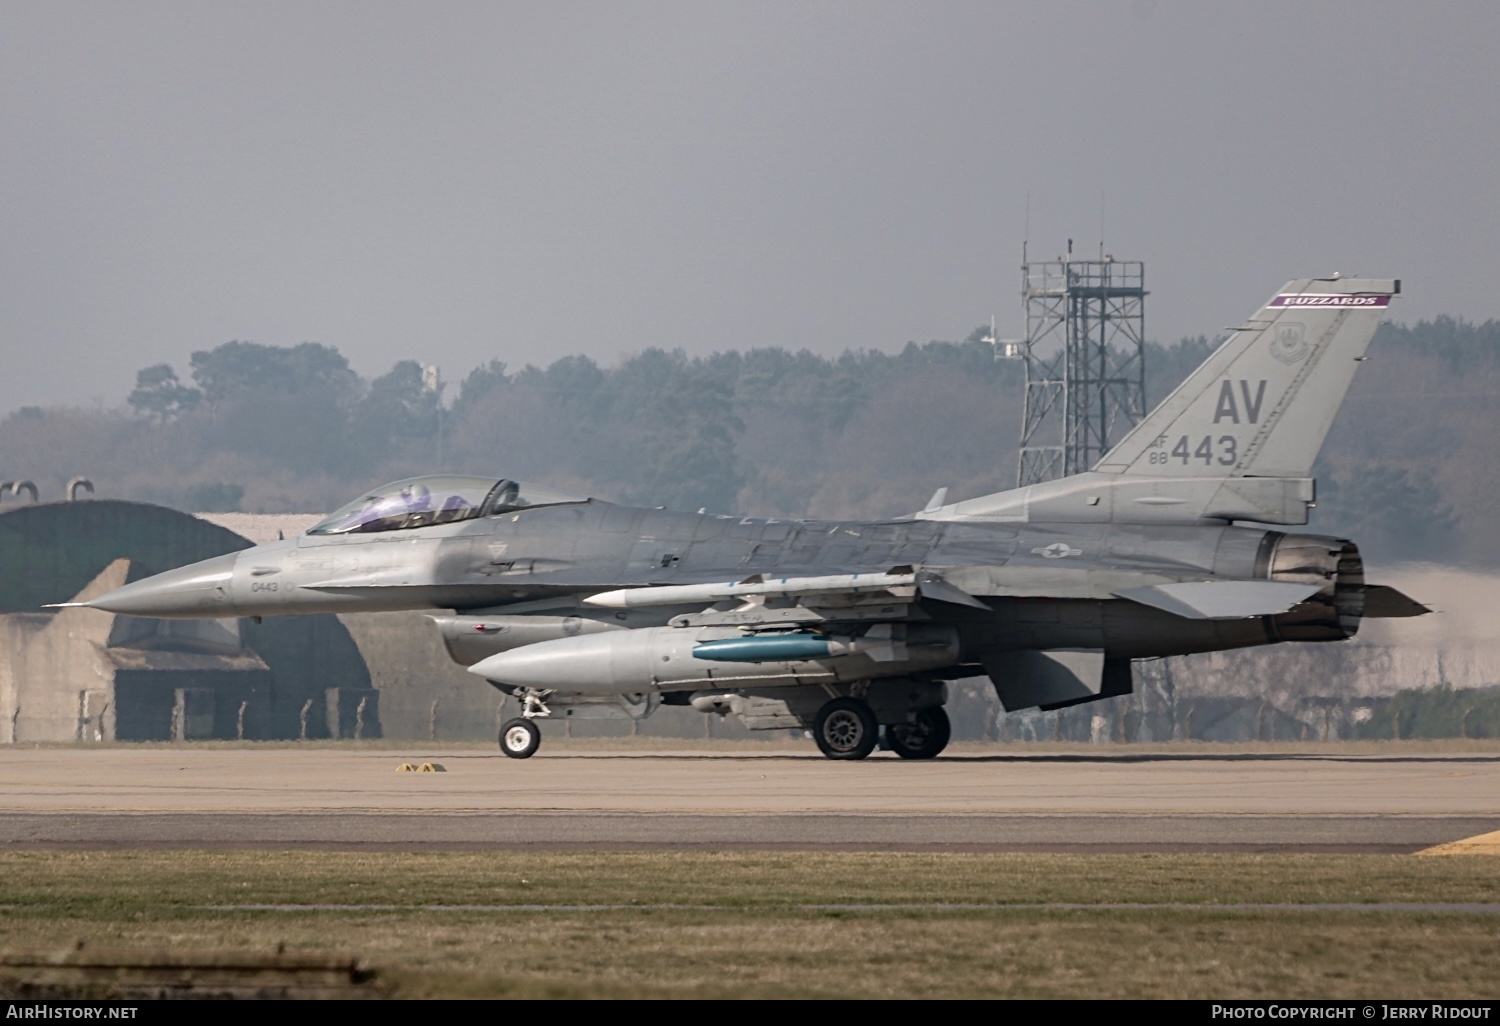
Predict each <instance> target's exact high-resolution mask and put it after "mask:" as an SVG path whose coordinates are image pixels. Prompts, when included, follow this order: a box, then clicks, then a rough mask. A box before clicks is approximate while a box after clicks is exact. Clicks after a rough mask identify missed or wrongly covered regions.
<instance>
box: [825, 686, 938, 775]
mask: <svg viewBox="0 0 1500 1026" xmlns="http://www.w3.org/2000/svg"><path fill="white" fill-rule="evenodd" d="M952 733H953V731H952V726H951V725H950V724H949V722H948V714H947V713H946V712H945V711H944V710H943V707H942V706H940V705H935V706H931V707H929V708H926V709H921V710H919V711H918V712H917V713H916V715H915V716H914V717H913V719H912V721H911V722H910V723H895V724H890V725H889V726H887V727H886V728H885V736H886V741H887V744H888V745H889V746H890V748H891V750H892V751H893V752H895V753H896V754H897V755H899V756H900V757H901V758H903V759H932V758H936V756H937V754H938V753H939V752H941V751H942V750H943V749H944V748H946V747H948V740H949V738H950V737H951V736H952ZM813 740H814V741H816V742H817V743H818V748H819V749H820V750H821V751H822V752H823V754H824V755H826V756H828V758H830V759H843V760H852V759H863V758H865V757H866V756H867V755H869V754H870V753H871V752H873V751H874V750H875V746H876V744H877V743H878V742H879V741H880V724H879V723H878V722H876V719H875V714H874V713H873V712H872V711H871V710H870V706H869V705H868V704H867V703H866V702H864V701H862V700H861V699H858V698H835V699H833V700H832V701H830V702H827V703H825V704H824V705H823V708H821V709H819V710H818V715H817V718H816V719H815V720H814V721H813Z"/></svg>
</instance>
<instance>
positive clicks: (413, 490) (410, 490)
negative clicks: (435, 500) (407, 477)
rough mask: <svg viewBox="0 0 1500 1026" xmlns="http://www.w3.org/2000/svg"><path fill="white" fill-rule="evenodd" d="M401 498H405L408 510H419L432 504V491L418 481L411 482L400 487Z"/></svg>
mask: <svg viewBox="0 0 1500 1026" xmlns="http://www.w3.org/2000/svg"><path fill="white" fill-rule="evenodd" d="M401 498H403V499H405V500H406V508H407V509H408V510H416V511H420V510H424V509H427V508H428V507H429V506H431V505H432V493H431V492H430V491H428V489H427V486H426V485H424V484H423V483H422V482H420V481H416V482H413V483H412V484H409V485H407V486H406V487H405V488H403V489H401Z"/></svg>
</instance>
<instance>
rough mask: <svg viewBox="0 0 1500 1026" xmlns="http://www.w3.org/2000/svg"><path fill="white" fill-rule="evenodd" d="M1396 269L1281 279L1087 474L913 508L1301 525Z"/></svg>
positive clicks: (987, 515) (976, 514)
mask: <svg viewBox="0 0 1500 1026" xmlns="http://www.w3.org/2000/svg"><path fill="white" fill-rule="evenodd" d="M1400 291H1401V283H1400V282H1399V281H1395V280H1392V279H1368V278H1310V279H1304V280H1302V281H1293V282H1288V283H1287V285H1286V287H1285V288H1283V289H1282V290H1281V291H1280V292H1278V293H1276V295H1274V296H1272V297H1271V299H1270V301H1269V302H1267V303H1266V305H1265V306H1264V307H1262V308H1261V310H1260V313H1258V314H1256V315H1255V316H1254V317H1252V318H1251V319H1250V320H1249V321H1247V322H1245V324H1243V325H1241V326H1240V327H1238V328H1236V329H1234V333H1233V334H1232V335H1230V337H1229V339H1228V340H1227V341H1226V342H1225V343H1224V344H1223V345H1222V346H1220V347H1219V349H1218V351H1217V352H1215V353H1214V354H1213V355H1212V356H1210V357H1209V358H1208V359H1207V360H1206V361H1204V363H1203V365H1202V366H1201V367H1199V368H1198V369H1197V370H1195V371H1194V372H1193V373H1192V374H1191V375H1189V376H1188V379H1187V380H1186V381H1184V382H1183V383H1182V384H1181V385H1179V386H1178V387H1177V389H1176V391H1174V392H1173V393H1172V394H1171V395H1169V396H1167V398H1166V399H1165V400H1163V401H1162V403H1161V405H1160V406H1158V407H1157V408H1156V409H1155V410H1153V411H1152V412H1151V413H1150V414H1149V415H1148V416H1147V417H1146V419H1145V420H1143V421H1141V422H1140V424H1138V425H1136V427H1135V429H1134V430H1132V431H1131V432H1130V433H1129V434H1128V435H1126V436H1125V437H1124V438H1123V439H1121V440H1120V443H1119V444H1118V445H1116V446H1115V447H1114V448H1113V449H1111V450H1110V451H1109V452H1108V453H1106V454H1105V455H1104V458H1103V459H1101V460H1100V461H1099V463H1098V465H1097V466H1095V467H1094V469H1093V470H1090V471H1088V472H1086V473H1083V474H1075V475H1073V476H1072V477H1065V478H1061V479H1059V480H1056V481H1046V482H1043V483H1041V484H1035V485H1029V486H1027V487H1025V488H1017V489H1014V490H1012V491H1007V492H997V493H995V494H994V495H982V496H980V497H978V498H976V499H968V500H966V501H964V502H957V503H954V504H953V505H951V506H942V507H941V508H939V509H932V508H931V506H930V504H929V508H928V509H925V510H923V511H922V512H920V513H917V514H915V516H916V517H917V518H918V519H924V520H963V519H975V520H994V521H1031V520H1051V521H1058V522H1066V523H1098V522H1109V521H1122V522H1128V523H1195V522H1202V521H1205V520H1220V521H1233V520H1251V521H1256V522H1259V523H1265V524H1305V523H1307V511H1308V508H1309V507H1310V506H1311V504H1312V501H1313V481H1312V479H1311V474H1312V466H1313V461H1314V460H1316V459H1317V458H1318V450H1319V449H1321V448H1322V447H1323V439H1324V438H1326V437H1327V436H1328V429H1329V427H1330V426H1331V425H1332V424H1333V418H1334V415H1335V414H1336V413H1338V408H1339V404H1340V403H1342V402H1343V400H1344V394H1345V393H1346V392H1347V391H1348V390H1349V383H1350V382H1351V381H1353V379H1354V370H1355V368H1356V367H1357V366H1358V361H1359V360H1361V359H1363V358H1364V355H1365V349H1366V348H1367V347H1368V346H1369V344H1370V339H1371V337H1372V336H1373V335H1374V334H1375V329H1376V327H1377V326H1378V325H1379V324H1380V320H1381V317H1382V316H1384V314H1385V312H1386V309H1387V308H1388V307H1389V306H1390V302H1391V297H1392V296H1395V295H1397V294H1398V293H1400Z"/></svg>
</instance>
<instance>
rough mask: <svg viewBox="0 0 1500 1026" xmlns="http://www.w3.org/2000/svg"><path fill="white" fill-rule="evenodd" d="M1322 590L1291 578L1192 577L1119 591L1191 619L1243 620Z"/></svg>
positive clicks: (1281, 608) (1275, 610)
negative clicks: (1193, 579)
mask: <svg viewBox="0 0 1500 1026" xmlns="http://www.w3.org/2000/svg"><path fill="white" fill-rule="evenodd" d="M1321 590H1322V585H1320V584H1294V583H1291V582H1288V581H1188V582H1186V583H1183V584H1152V585H1148V586H1147V587H1144V588H1126V589H1124V590H1123V591H1117V592H1115V595H1116V597H1118V598H1122V599H1129V600H1130V601H1132V602H1139V603H1140V604H1141V605H1143V606H1151V607H1153V608H1155V609H1160V610H1162V611H1163V612H1167V613H1171V614H1172V615H1173V616H1181V617H1183V618H1185V619H1188V620H1241V619H1244V618H1246V617H1250V616H1274V615H1275V614H1276V613H1284V612H1286V611H1287V610H1288V609H1291V608H1292V607H1293V606H1295V605H1296V604H1297V603H1298V602H1301V601H1302V600H1303V599H1306V598H1308V597H1310V596H1311V595H1313V594H1315V593H1317V592H1318V591H1321Z"/></svg>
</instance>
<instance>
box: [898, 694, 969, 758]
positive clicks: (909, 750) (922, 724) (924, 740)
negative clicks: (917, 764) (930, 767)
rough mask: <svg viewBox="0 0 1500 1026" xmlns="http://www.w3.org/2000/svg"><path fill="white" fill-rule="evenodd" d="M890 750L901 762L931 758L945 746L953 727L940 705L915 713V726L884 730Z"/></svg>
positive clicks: (907, 725)
mask: <svg viewBox="0 0 1500 1026" xmlns="http://www.w3.org/2000/svg"><path fill="white" fill-rule="evenodd" d="M885 736H886V739H887V742H888V743H889V744H890V747H891V751H893V752H895V753H896V754H897V755H899V756H901V758H903V759H935V758H937V756H938V753H939V752H941V751H942V750H943V749H944V748H947V747H948V740H949V738H951V737H952V736H953V725H952V724H951V723H950V722H949V721H948V713H947V711H946V710H944V709H943V707H942V706H940V705H935V706H933V707H932V708H930V709H923V710H922V711H921V712H919V713H917V719H916V722H915V723H901V724H895V725H891V726H887V727H886V728H885Z"/></svg>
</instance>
